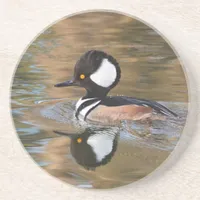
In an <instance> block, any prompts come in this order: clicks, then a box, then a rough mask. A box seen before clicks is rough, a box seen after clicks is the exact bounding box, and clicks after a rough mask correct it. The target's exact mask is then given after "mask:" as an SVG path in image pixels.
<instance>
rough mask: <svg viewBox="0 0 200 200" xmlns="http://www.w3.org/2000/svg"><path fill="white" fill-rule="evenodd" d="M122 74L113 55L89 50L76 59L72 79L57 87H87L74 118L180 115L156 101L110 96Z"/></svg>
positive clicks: (95, 119)
mask: <svg viewBox="0 0 200 200" xmlns="http://www.w3.org/2000/svg"><path fill="white" fill-rule="evenodd" d="M121 73H122V72H121V68H120V66H119V63H118V62H117V60H116V59H115V58H114V57H113V56H111V55H110V54H108V53H106V52H104V51H100V50H89V51H87V52H86V53H84V54H83V55H82V56H81V57H80V58H79V60H78V61H77V62H76V64H75V67H74V74H73V78H72V79H71V80H67V81H64V82H61V83H58V84H55V85H54V86H55V87H59V88H60V87H70V86H77V87H82V88H84V89H85V90H86V94H85V95H84V96H83V97H81V98H80V99H79V100H78V101H77V103H76V106H75V108H74V114H75V117H76V118H77V119H78V120H81V121H93V122H97V123H101V122H103V123H104V122H106V123H112V122H121V121H123V120H131V121H132V120H134V121H145V120H147V121H149V120H150V121H152V120H158V119H159V120H165V119H166V118H167V117H175V118H177V117H178V115H177V114H176V113H175V112H173V111H171V110H170V109H168V108H167V107H165V106H164V105H162V104H161V103H158V102H156V101H153V100H146V99H141V98H135V97H130V96H123V95H120V96H109V95H108V93H109V92H110V91H111V90H112V89H113V88H114V87H115V86H117V85H118V84H119V82H120V78H121Z"/></svg>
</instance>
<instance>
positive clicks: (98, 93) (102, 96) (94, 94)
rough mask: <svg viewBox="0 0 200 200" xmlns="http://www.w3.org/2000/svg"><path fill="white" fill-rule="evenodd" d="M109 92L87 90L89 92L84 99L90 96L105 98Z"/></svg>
mask: <svg viewBox="0 0 200 200" xmlns="http://www.w3.org/2000/svg"><path fill="white" fill-rule="evenodd" d="M107 94H108V91H99V90H97V91H92V92H91V91H89V90H87V93H86V95H85V96H84V97H82V99H89V98H96V99H104V98H105V97H106V96H107Z"/></svg>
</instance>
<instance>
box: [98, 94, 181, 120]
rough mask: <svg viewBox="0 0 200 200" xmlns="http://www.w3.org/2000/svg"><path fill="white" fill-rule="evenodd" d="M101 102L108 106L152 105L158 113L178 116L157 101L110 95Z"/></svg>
mask: <svg viewBox="0 0 200 200" xmlns="http://www.w3.org/2000/svg"><path fill="white" fill-rule="evenodd" d="M101 104H102V105H106V106H122V105H138V106H144V107H151V108H152V109H153V110H155V111H156V112H157V113H161V114H163V115H166V116H173V117H178V115H177V114H176V113H174V112H172V111H171V110H169V109H168V108H166V107H165V106H163V105H162V104H160V103H158V102H156V101H151V100H145V99H138V98H134V97H125V96H112V97H109V96H108V97H106V98H105V99H103V100H102V102H101Z"/></svg>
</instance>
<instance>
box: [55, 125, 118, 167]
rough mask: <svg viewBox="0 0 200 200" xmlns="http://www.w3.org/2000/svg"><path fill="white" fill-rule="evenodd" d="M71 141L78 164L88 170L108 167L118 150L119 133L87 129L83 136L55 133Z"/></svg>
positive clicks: (73, 154)
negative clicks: (103, 166)
mask: <svg viewBox="0 0 200 200" xmlns="http://www.w3.org/2000/svg"><path fill="white" fill-rule="evenodd" d="M54 132H55V133H57V134H59V135H65V136H67V137H69V138H70V139H71V144H70V151H71V154H72V156H73V157H74V158H75V160H76V162H77V163H78V164H79V165H81V166H83V167H84V168H86V169H87V170H95V168H96V167H99V166H101V165H106V164H107V163H108V162H109V161H110V160H111V159H112V157H113V156H114V153H115V151H116V149H117V143H118V142H117V140H118V133H117V132H116V131H111V130H109V129H106V128H102V129H99V130H92V129H89V128H87V129H86V130H85V131H84V132H83V133H82V134H70V133H66V132H60V131H54Z"/></svg>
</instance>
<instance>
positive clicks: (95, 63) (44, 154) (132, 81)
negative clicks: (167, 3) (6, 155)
mask: <svg viewBox="0 0 200 200" xmlns="http://www.w3.org/2000/svg"><path fill="white" fill-rule="evenodd" d="M11 98H12V101H11V106H12V116H13V120H14V124H15V127H16V131H17V134H18V136H19V138H20V140H21V142H22V145H24V147H25V149H26V150H27V152H28V153H29V154H30V156H31V157H32V158H33V159H34V160H35V162H36V163H37V164H38V165H39V166H40V167H41V168H43V169H44V170H46V171H47V172H48V173H49V174H51V175H53V176H55V177H57V178H58V179H60V180H62V181H64V182H66V183H70V184H72V185H75V186H77V187H79V188H101V189H102V188H114V187H118V186H122V185H126V184H129V183H132V182H134V181H137V180H139V179H141V178H143V177H145V176H147V175H148V174H149V173H151V172H152V171H154V170H155V169H156V168H157V167H158V166H160V164H162V162H163V161H164V160H165V159H166V158H167V157H168V156H169V154H170V153H171V152H172V151H173V149H174V147H175V146H176V144H177V142H178V140H179V138H180V136H181V133H182V130H183V128H184V125H185V121H186V117H187V104H188V92H187V85H186V80H185V76H184V73H183V70H182V67H181V64H180V62H179V60H178V58H177V56H176V54H175V52H174V51H173V50H172V48H171V47H170V45H169V44H168V42H166V41H165V40H164V39H163V37H161V36H160V34H159V33H158V32H157V31H155V30H153V29H152V27H149V26H148V25H146V24H144V23H143V22H141V21H139V20H138V19H134V18H132V17H130V16H126V15H123V14H119V13H114V12H86V13H81V14H80V13H79V14H76V15H73V16H70V17H68V18H65V19H62V20H60V21H58V22H56V23H55V24H53V25H51V26H50V27H48V28H47V29H45V30H44V31H43V32H42V33H41V34H39V35H38V36H37V37H36V38H35V39H34V41H33V42H32V43H31V44H30V45H29V47H28V48H27V49H26V51H25V52H24V54H23V55H22V57H21V60H20V61H19V64H18V66H17V70H16V73H15V76H14V78H13V85H12V91H11ZM41 173H42V172H41Z"/></svg>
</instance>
